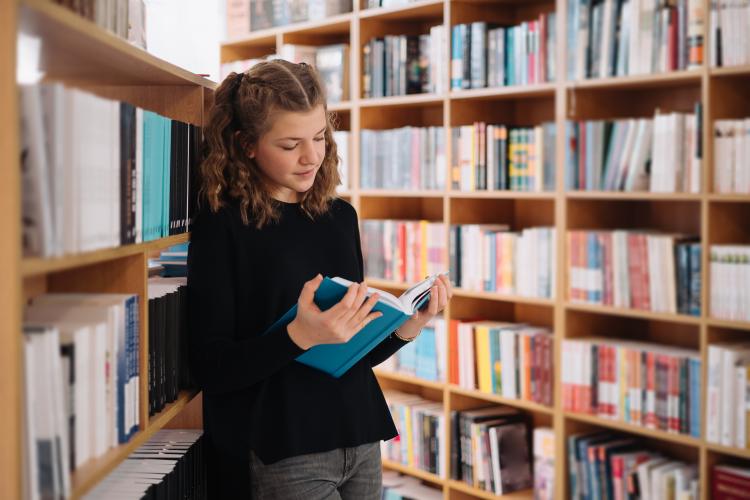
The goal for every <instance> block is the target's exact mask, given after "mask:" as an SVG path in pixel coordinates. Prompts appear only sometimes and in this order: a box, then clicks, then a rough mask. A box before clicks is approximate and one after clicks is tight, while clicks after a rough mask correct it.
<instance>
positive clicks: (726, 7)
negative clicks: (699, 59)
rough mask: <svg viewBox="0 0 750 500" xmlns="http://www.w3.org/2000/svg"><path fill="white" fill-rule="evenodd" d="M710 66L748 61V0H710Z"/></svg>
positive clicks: (749, 11)
mask: <svg viewBox="0 0 750 500" xmlns="http://www.w3.org/2000/svg"><path fill="white" fill-rule="evenodd" d="M710 3H711V7H710V8H711V26H710V33H711V59H710V62H711V66H738V65H743V64H750V34H748V31H747V26H748V23H750V3H748V2H747V0H711V2H710Z"/></svg>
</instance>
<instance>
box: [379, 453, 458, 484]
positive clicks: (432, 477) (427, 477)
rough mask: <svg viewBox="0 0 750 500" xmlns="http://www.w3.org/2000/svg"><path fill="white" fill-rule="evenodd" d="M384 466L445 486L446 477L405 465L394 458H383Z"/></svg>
mask: <svg viewBox="0 0 750 500" xmlns="http://www.w3.org/2000/svg"><path fill="white" fill-rule="evenodd" d="M383 467H384V468H386V469H389V470H393V471H396V472H400V473H402V474H406V475H408V476H412V477H416V478H419V479H423V480H425V481H429V482H430V483H433V484H435V485H440V486H445V479H443V478H441V477H440V476H436V475H435V474H432V473H430V472H427V471H423V470H420V469H416V468H414V467H409V466H408V465H403V464H400V463H398V462H394V461H392V460H387V459H383Z"/></svg>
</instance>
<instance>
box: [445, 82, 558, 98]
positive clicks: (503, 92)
mask: <svg viewBox="0 0 750 500" xmlns="http://www.w3.org/2000/svg"><path fill="white" fill-rule="evenodd" d="M555 87H556V85H555V84H554V83H538V84H534V85H510V86H507V87H490V88H483V89H467V90H451V91H450V93H449V94H448V98H449V99H450V100H452V101H458V102H461V101H471V100H486V99H493V100H497V99H516V98H529V97H532V98H533V97H554V95H555Z"/></svg>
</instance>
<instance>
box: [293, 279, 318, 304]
mask: <svg viewBox="0 0 750 500" xmlns="http://www.w3.org/2000/svg"><path fill="white" fill-rule="evenodd" d="M322 281H323V276H321V275H320V274H318V275H317V276H315V277H314V278H313V279H311V280H310V281H306V282H305V284H304V285H303V286H302V291H301V292H300V294H299V301H300V302H302V303H305V304H309V303H310V302H312V301H313V298H315V291H316V290H317V289H318V287H319V286H320V283H321V282H322Z"/></svg>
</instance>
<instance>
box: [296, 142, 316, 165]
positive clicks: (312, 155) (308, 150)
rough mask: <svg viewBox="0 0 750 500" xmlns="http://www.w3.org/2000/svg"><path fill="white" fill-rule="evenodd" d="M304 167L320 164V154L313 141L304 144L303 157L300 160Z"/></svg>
mask: <svg viewBox="0 0 750 500" xmlns="http://www.w3.org/2000/svg"><path fill="white" fill-rule="evenodd" d="M299 161H300V163H302V164H303V165H315V164H317V163H318V152H317V151H316V150H315V145H314V144H313V142H312V141H303V142H302V155H301V156H300V159H299Z"/></svg>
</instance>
